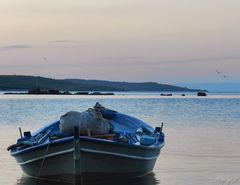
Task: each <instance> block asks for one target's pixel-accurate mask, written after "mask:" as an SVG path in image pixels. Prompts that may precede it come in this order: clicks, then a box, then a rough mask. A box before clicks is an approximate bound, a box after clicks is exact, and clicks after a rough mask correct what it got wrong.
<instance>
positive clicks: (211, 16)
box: [0, 0, 240, 83]
mask: <svg viewBox="0 0 240 185" xmlns="http://www.w3.org/2000/svg"><path fill="white" fill-rule="evenodd" d="M239 20H240V1H239V0H201V1H192V0H182V1H179V0H161V1H156V0H150V1H145V0H131V1H129V0H128V1H127V0H121V1H117V0H101V2H100V1H96V0H88V1H77V0H71V1H69V0H61V1H58V0H42V1H34V0H21V1H18V0H8V1H3V0H2V1H0V33H1V34H0V74H25V75H40V76H46V77H54V78H86V79H105V80H115V81H155V82H161V83H183V82H191V83H192V82H239V81H240V73H239V71H240V34H239V33H240V24H239ZM216 70H218V71H220V72H221V75H218V74H217V73H216ZM223 75H226V76H227V78H223Z"/></svg>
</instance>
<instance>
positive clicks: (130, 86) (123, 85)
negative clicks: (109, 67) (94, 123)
mask: <svg viewBox="0 0 240 185" xmlns="http://www.w3.org/2000/svg"><path fill="white" fill-rule="evenodd" d="M65 81H68V82H72V83H75V84H88V85H97V86H101V87H111V88H118V89H122V90H124V91H165V92H167V91H170V92H171V91H172V92H177V91H178V92H180V91H183V92H184V91H198V90H196V89H188V88H186V87H179V86H173V85H167V84H159V83H155V82H139V83H136V82H135V83H134V82H112V81H104V80H84V79H65Z"/></svg>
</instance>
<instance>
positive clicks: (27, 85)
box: [0, 75, 199, 94]
mask: <svg viewBox="0 0 240 185" xmlns="http://www.w3.org/2000/svg"><path fill="white" fill-rule="evenodd" d="M34 89H35V91H36V90H39V89H40V91H43V92H49V93H52V94H54V93H57V92H59V91H66V92H65V94H67V91H81V92H79V94H81V93H83V94H84V93H85V92H84V91H163V92H167V91H171V92H180V91H182V92H187V91H192V92H195V91H199V89H188V88H186V87H179V86H173V85H168V84H159V83H155V82H142V83H133V82H112V81H103V80H84V79H52V78H45V77H40V76H23V75H0V90H6V91H7V90H27V91H29V90H34ZM29 92H31V91H29ZM33 93H34V92H33Z"/></svg>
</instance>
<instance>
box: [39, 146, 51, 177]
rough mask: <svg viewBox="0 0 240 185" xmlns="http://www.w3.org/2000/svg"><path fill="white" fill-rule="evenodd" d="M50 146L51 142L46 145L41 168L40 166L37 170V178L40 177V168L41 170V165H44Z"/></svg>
mask: <svg viewBox="0 0 240 185" xmlns="http://www.w3.org/2000/svg"><path fill="white" fill-rule="evenodd" d="M50 144H51V141H49V143H48V145H47V148H46V150H45V152H44V158H43V160H42V163H41V166H40V169H39V172H38V177H40V175H41V171H42V168H43V165H44V162H45V159H46V155H47V152H48V149H49V147H50Z"/></svg>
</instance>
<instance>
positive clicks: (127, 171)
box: [12, 137, 163, 180]
mask: <svg viewBox="0 0 240 185" xmlns="http://www.w3.org/2000/svg"><path fill="white" fill-rule="evenodd" d="M162 146H163V144H162V145H157V146H155V147H145V146H132V145H129V144H123V143H116V142H112V141H107V140H105V141H104V140H100V139H99V140H98V139H89V138H85V137H81V138H80V146H79V148H80V155H79V156H77V157H79V160H77V161H75V160H74V140H73V138H68V139H63V140H61V141H56V142H52V143H50V144H45V145H41V146H38V147H31V148H27V149H24V150H22V151H21V152H16V153H12V156H14V158H15V159H16V161H17V163H18V164H19V165H20V166H21V168H22V170H23V171H24V173H25V174H27V175H29V176H32V177H37V178H48V179H49V178H50V179H51V178H53V179H62V180H73V178H74V176H75V165H77V166H78V167H79V168H80V173H79V174H78V175H82V176H85V177H93V176H95V177H104V178H106V177H109V178H113V177H115V176H124V177H128V178H131V177H138V176H143V175H146V174H148V173H150V172H151V171H152V170H153V168H154V165H155V162H156V159H157V157H158V155H159V154H160V149H161V147H162Z"/></svg>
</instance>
